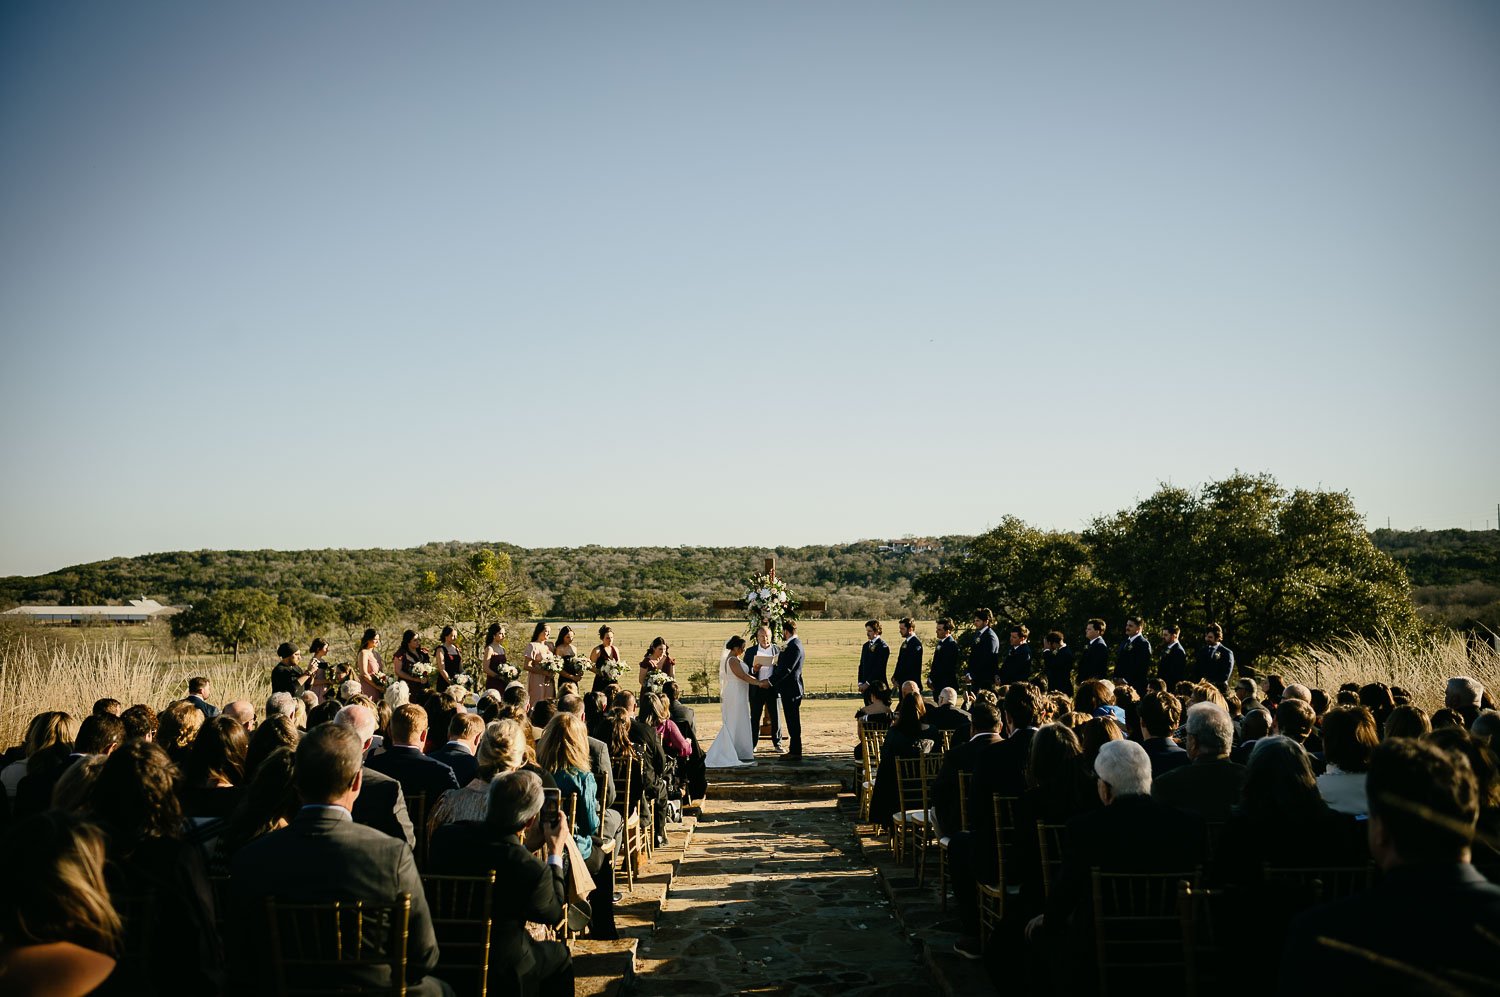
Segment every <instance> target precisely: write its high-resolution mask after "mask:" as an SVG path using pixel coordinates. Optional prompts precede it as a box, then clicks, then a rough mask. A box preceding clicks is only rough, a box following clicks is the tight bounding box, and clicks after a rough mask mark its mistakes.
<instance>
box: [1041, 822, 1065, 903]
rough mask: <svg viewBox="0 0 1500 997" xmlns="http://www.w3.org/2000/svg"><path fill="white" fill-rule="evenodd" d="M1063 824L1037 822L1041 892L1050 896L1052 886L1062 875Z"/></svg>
mask: <svg viewBox="0 0 1500 997" xmlns="http://www.w3.org/2000/svg"><path fill="white" fill-rule="evenodd" d="M1064 827H1065V825H1063V824H1037V826H1036V837H1037V847H1038V854H1040V855H1041V858H1042V894H1043V895H1044V896H1047V897H1051V896H1052V887H1053V885H1054V884H1056V883H1057V880H1058V877H1059V876H1061V875H1062V856H1063V849H1062V846H1063V829H1064Z"/></svg>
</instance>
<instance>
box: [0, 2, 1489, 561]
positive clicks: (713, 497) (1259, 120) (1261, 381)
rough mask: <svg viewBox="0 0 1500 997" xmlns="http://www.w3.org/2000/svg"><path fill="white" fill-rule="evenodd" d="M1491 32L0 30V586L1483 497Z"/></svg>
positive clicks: (18, 9) (1161, 14)
mask: <svg viewBox="0 0 1500 997" xmlns="http://www.w3.org/2000/svg"><path fill="white" fill-rule="evenodd" d="M1497 164H1500V4H1496V3H1494V2H1491V0H1475V2H1471V3H1458V2H1443V0H1425V2H1421V3H1413V2H1410V0H1346V2H1317V0H1285V2H1280V0H1278V2H1265V0H1262V2H1256V3H1227V2H1204V0H1181V2H1128V3H1120V2H1115V0H1101V2H1097V3H1085V2H1067V0H1061V2H1049V3H1025V4H1023V3H1001V2H972V3H940V2H929V0H922V2H915V0H913V2H908V3H899V4H897V3H875V2H869V0H858V2H855V0H849V2H810V3H809V2H782V3H774V2H773V3H751V2H702V0H693V2H682V3H667V2H642V3H619V2H601V3H583V2H576V3H568V2H565V3H529V4H518V3H501V2H494V0H486V2H472V3H464V2H448V3H438V4H417V3H410V2H406V0H401V2H361V3H311V4H309V3H302V2H297V3H290V2H270V3H256V4H217V3H214V4H205V3H201V2H197V0H190V2H181V3H164V2H131V3H117V2H112V0H111V2H106V0H98V2H83V0H77V2H72V0H35V2H25V0H16V2H12V3H7V4H4V5H3V6H0V337H3V341H0V345H3V353H0V358H3V359H0V429H3V432H0V460H3V466H4V468H5V472H6V478H7V485H6V487H5V488H4V489H3V490H0V574H9V573H35V572H40V571H45V570H51V569H54V568H57V567H61V566H63V565H66V564H72V563H76V562H80V561H86V560H95V559H99V558H103V557H109V556H114V555H126V554H137V553H144V552H148V551H157V550H173V549H181V548H200V547H210V548H228V547H234V548H247V547H278V548H303V547H357V546H407V545H412V544H417V543H421V542H424V541H427V540H439V539H503V540H508V541H513V542H516V543H520V544H524V545H528V546H531V545H576V544H585V543H600V544H665V545H676V544H738V543H744V544H765V545H771V544H802V543H817V542H834V541H843V540H854V539H858V538H862V537H886V536H899V535H902V534H907V533H915V534H935V533H974V532H978V531H980V530H983V529H985V528H986V527H987V526H989V525H991V524H993V523H994V522H996V521H997V520H999V518H1000V517H1001V516H1003V515H1006V514H1014V515H1017V516H1020V517H1021V518H1023V519H1025V520H1027V521H1029V522H1032V523H1035V524H1038V525H1041V526H1046V527H1058V528H1076V527H1079V526H1082V525H1083V524H1085V523H1086V522H1087V521H1088V520H1089V519H1091V518H1092V517H1093V516H1095V515H1098V514H1101V513H1108V512H1113V511H1115V510H1117V509H1120V508H1123V507H1126V506H1128V505H1130V504H1131V503H1133V502H1134V501H1135V500H1137V499H1138V498H1142V497H1144V496H1146V495H1148V494H1150V493H1151V492H1152V491H1153V490H1154V489H1155V488H1156V487H1157V485H1158V483H1159V482H1162V481H1168V480H1170V481H1172V482H1174V483H1176V484H1189V485H1196V484H1198V483H1201V482H1203V481H1206V480H1212V479H1216V478H1220V477H1223V476H1225V475H1227V474H1229V473H1231V472H1232V471H1233V470H1234V469H1236V468H1241V469H1245V470H1249V471H1268V472H1270V473H1272V474H1274V475H1275V476H1276V477H1277V478H1278V479H1279V480H1280V481H1281V482H1282V483H1283V484H1286V485H1288V486H1310V487H1315V486H1317V485H1319V484H1320V483H1321V485H1322V486H1324V487H1328V488H1338V489H1348V490H1349V491H1350V492H1351V493H1352V494H1353V496H1354V498H1355V500H1356V502H1357V504H1358V506H1359V507H1360V509H1361V510H1363V511H1364V512H1365V513H1366V514H1367V515H1368V517H1369V520H1370V523H1371V525H1372V526H1373V525H1377V524H1378V525H1384V524H1385V522H1386V520H1387V518H1389V520H1390V522H1391V523H1392V525H1394V526H1397V527H1431V528H1440V527H1449V526H1464V527H1467V526H1471V525H1472V526H1474V527H1476V528H1479V527H1483V526H1484V525H1485V523H1486V521H1488V522H1489V523H1490V524H1491V525H1493V523H1494V517H1495V503H1496V502H1497V501H1500V464H1497V461H1496V455H1497V453H1500V447H1497V446H1496V431H1495V427H1496V419H1497V416H1496V405H1495V400H1496V395H1497V391H1496V380H1497V372H1500V364H1497V361H1500V166H1497Z"/></svg>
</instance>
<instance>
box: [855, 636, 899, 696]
mask: <svg viewBox="0 0 1500 997" xmlns="http://www.w3.org/2000/svg"><path fill="white" fill-rule="evenodd" d="M890 660H891V646H890V645H889V644H887V643H886V642H885V641H884V640H883V639H881V637H880V636H879V635H878V634H877V635H876V637H875V639H874V640H867V641H865V646H864V647H862V648H860V650H859V680H860V681H861V682H864V683H870V682H874V681H876V680H877V679H878V680H880V681H881V682H884V681H885V666H886V663H887V662H889V661H890ZM865 702H869V699H868V698H867V699H866V700H865Z"/></svg>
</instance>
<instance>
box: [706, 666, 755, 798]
mask: <svg viewBox="0 0 1500 997" xmlns="http://www.w3.org/2000/svg"><path fill="white" fill-rule="evenodd" d="M736 667H738V668H744V667H745V666H744V665H743V664H741V663H740V662H739V659H737V658H735V657H734V655H732V654H730V653H729V652H728V651H725V652H724V656H723V657H722V658H720V659H719V710H720V712H721V713H722V714H723V717H724V723H723V726H721V727H720V728H719V735H718V736H717V737H715V738H714V743H713V744H712V745H710V746H709V749H708V758H707V759H705V760H704V763H703V764H704V765H705V766H706V767H708V768H711V769H728V768H735V767H737V766H740V765H753V764H754V763H755V740H754V738H752V737H751V736H750V686H749V684H748V683H746V682H744V681H742V680H740V679H738V678H736V677H735V675H734V673H733V672H731V671H730V669H732V668H736Z"/></svg>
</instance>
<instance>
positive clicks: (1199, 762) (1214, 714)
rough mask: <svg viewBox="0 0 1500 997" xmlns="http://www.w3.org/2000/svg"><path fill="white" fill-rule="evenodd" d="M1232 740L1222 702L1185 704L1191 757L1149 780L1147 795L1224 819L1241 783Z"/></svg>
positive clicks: (1241, 773)
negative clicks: (1233, 756) (1188, 762)
mask: <svg viewBox="0 0 1500 997" xmlns="http://www.w3.org/2000/svg"><path fill="white" fill-rule="evenodd" d="M1303 705H1304V706H1305V705H1306V704H1303ZM1233 743H1234V724H1233V722H1231V721H1230V719H1229V713H1228V711H1226V710H1225V709H1224V708H1223V707H1222V706H1218V705H1216V704H1214V703H1208V702H1204V703H1197V704H1194V705H1193V706H1190V707H1188V714H1187V753H1188V757H1189V758H1190V759H1192V761H1191V763H1190V764H1188V765H1184V766H1182V767H1181V768H1176V769H1173V770H1172V771H1170V772H1167V773H1165V774H1164V775H1163V776H1162V777H1161V778H1160V779H1158V780H1156V781H1155V782H1153V783H1152V786H1151V795H1152V796H1154V797H1155V798H1156V799H1158V800H1160V801H1161V802H1163V803H1165V804H1167V805H1168V806H1173V807H1177V808H1178V809H1181V810H1191V811H1192V812H1193V813H1196V814H1198V815H1199V816H1200V817H1202V818H1203V819H1205V820H1227V819H1228V818H1229V812H1230V809H1231V808H1232V807H1233V806H1234V805H1235V804H1236V803H1238V802H1239V800H1240V789H1241V787H1243V786H1244V784H1245V766H1243V765H1236V764H1235V763H1234V762H1232V761H1230V760H1229V747H1230V745H1231V744H1233Z"/></svg>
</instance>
